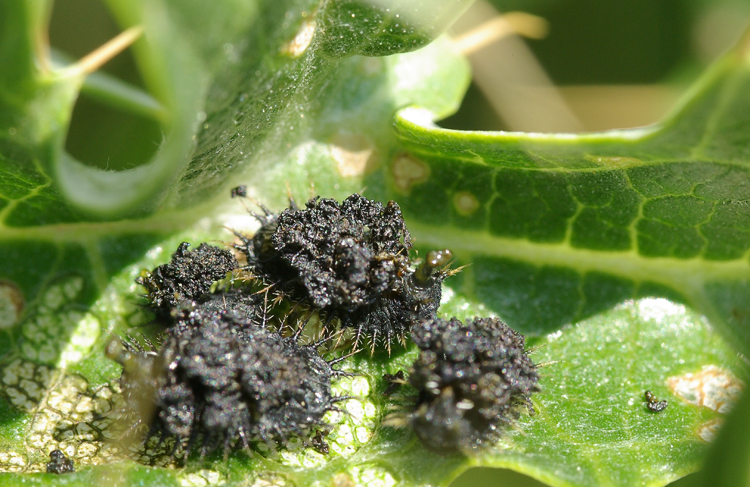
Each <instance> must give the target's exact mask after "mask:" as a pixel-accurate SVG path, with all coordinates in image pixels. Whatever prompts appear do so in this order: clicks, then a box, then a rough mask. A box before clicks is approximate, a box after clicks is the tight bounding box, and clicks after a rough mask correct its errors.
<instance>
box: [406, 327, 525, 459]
mask: <svg viewBox="0 0 750 487" xmlns="http://www.w3.org/2000/svg"><path fill="white" fill-rule="evenodd" d="M411 335H412V339H413V340H414V342H415V343H416V344H417V346H418V347H419V349H420V350H421V352H420V354H419V357H418V358H417V360H416V362H415V363H414V365H413V366H412V369H411V371H410V372H409V383H410V384H411V385H412V386H413V387H414V388H416V389H417V390H418V391H419V396H418V399H417V403H416V406H415V408H414V410H413V411H412V413H411V414H410V415H409V416H408V419H407V420H408V423H409V424H410V426H411V427H412V429H413V430H414V432H415V433H416V435H417V436H418V437H419V438H420V439H421V440H422V443H423V444H424V445H425V446H426V447H428V448H430V449H432V450H435V451H437V452H440V453H454V452H465V451H469V450H472V449H475V448H479V447H483V446H486V445H487V444H491V443H492V442H493V441H494V440H496V439H497V438H498V436H499V435H500V432H501V430H502V426H503V425H504V424H506V425H507V424H510V423H512V422H513V420H515V419H517V418H518V416H519V412H520V409H521V408H523V407H525V408H526V409H527V410H528V411H529V413H531V414H533V413H534V407H533V406H532V404H531V400H530V395H531V394H532V393H533V392H536V391H538V390H539V387H538V384H537V383H538V380H539V375H538V373H537V370H536V366H535V365H534V363H533V362H532V361H531V359H530V358H529V357H528V355H527V353H526V350H525V339H524V337H523V335H521V334H520V333H518V332H516V331H515V330H513V329H511V328H509V327H508V326H507V325H506V324H505V323H503V322H502V321H500V320H499V319H497V318H475V319H473V320H470V321H468V322H467V323H466V324H464V323H462V322H461V321H459V320H457V319H456V318H452V319H451V320H449V321H446V320H443V319H439V318H438V319H434V320H428V321H425V322H422V323H420V324H418V325H416V326H414V327H412V331H411Z"/></svg>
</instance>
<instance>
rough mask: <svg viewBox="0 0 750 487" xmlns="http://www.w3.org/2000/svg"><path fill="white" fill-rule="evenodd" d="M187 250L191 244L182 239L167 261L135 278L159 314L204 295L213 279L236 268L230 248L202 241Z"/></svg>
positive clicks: (162, 315)
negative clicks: (222, 247)
mask: <svg viewBox="0 0 750 487" xmlns="http://www.w3.org/2000/svg"><path fill="white" fill-rule="evenodd" d="M189 249H190V244H189V243H187V242H182V243H181V244H180V245H179V247H177V250H176V251H175V253H174V254H172V260H171V261H170V262H169V263H167V264H164V265H160V266H159V267H157V268H156V269H154V271H153V272H150V273H149V274H148V275H146V276H143V277H140V278H138V279H137V282H138V283H139V284H142V285H143V286H144V287H145V288H146V291H147V292H148V299H149V302H150V305H151V308H152V309H153V310H154V311H155V312H156V314H157V315H159V316H161V317H166V316H168V315H169V313H170V312H171V310H172V309H173V308H174V307H175V306H177V304H178V303H179V302H181V301H185V300H188V301H190V300H194V299H198V298H200V297H201V296H203V295H205V294H207V293H208V292H209V291H210V289H211V285H212V284H213V283H214V282H215V281H217V280H220V279H223V278H224V277H226V275H227V273H228V272H230V271H232V270H234V269H236V268H237V267H239V264H238V263H237V260H236V259H235V258H234V256H233V255H232V253H231V252H230V251H229V250H226V249H221V248H219V247H214V246H211V245H208V244H205V243H202V244H200V245H199V246H198V248H197V249H195V250H193V251H191V250H189Z"/></svg>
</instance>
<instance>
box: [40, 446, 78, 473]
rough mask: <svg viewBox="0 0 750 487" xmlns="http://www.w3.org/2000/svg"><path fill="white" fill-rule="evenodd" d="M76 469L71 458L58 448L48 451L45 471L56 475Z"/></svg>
mask: <svg viewBox="0 0 750 487" xmlns="http://www.w3.org/2000/svg"><path fill="white" fill-rule="evenodd" d="M75 471H76V469H75V467H74V466H73V460H71V459H70V458H68V457H66V456H65V453H63V452H62V451H60V450H52V451H51V452H49V463H47V473H56V474H58V475H60V474H64V473H71V472H75Z"/></svg>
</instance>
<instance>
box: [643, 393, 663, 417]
mask: <svg viewBox="0 0 750 487" xmlns="http://www.w3.org/2000/svg"><path fill="white" fill-rule="evenodd" d="M643 395H644V397H645V398H646V407H647V408H648V410H649V411H652V412H654V413H660V412H662V411H664V410H665V409H667V406H668V405H669V403H668V402H667V401H666V400H664V401H660V400H658V399H657V398H656V396H654V393H653V392H651V391H646V392H644V393H643Z"/></svg>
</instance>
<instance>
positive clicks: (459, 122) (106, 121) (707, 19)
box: [50, 0, 750, 487]
mask: <svg viewBox="0 0 750 487" xmlns="http://www.w3.org/2000/svg"><path fill="white" fill-rule="evenodd" d="M105 3H106V2H103V1H102V0H57V1H56V2H55V5H54V10H53V14H52V19H51V26H50V43H51V45H52V46H53V47H54V48H56V49H57V50H59V52H60V53H61V54H64V55H68V56H71V57H73V58H80V57H81V56H83V55H84V54H86V53H88V52H90V51H92V50H93V49H95V48H96V47H98V46H100V45H101V44H103V43H104V42H105V41H107V40H108V39H110V38H112V37H114V36H115V35H116V34H117V33H119V32H120V29H119V28H118V26H117V25H116V24H115V22H114V21H113V19H112V17H111V16H110V14H109V13H108V11H107V8H106V5H105ZM493 7H494V9H496V10H492V9H493ZM519 11H521V12H525V13H528V14H533V15H534V16H537V17H538V19H536V20H534V22H536V24H535V26H536V27H534V26H532V28H531V30H532V31H533V30H535V29H536V30H537V32H536V35H533V36H532V37H540V38H538V39H525V40H524V41H521V40H520V39H519V38H518V37H515V36H511V37H504V38H502V39H500V40H497V41H494V42H490V43H488V44H487V45H484V46H483V47H481V48H480V49H478V50H477V51H475V52H473V53H472V54H470V55H469V58H470V60H471V61H472V66H473V68H474V72H475V82H474V83H473V84H472V86H471V88H470V89H469V91H468V93H467V95H466V98H465V100H464V103H463V105H462V107H461V109H460V110H459V112H458V113H456V114H455V115H453V116H451V117H450V118H448V119H446V120H444V121H442V122H441V125H443V126H445V127H449V128H455V129H463V130H526V131H553V130H555V131H557V130H562V131H592V130H606V129H612V128H625V127H634V126H640V125H646V124H649V123H653V122H656V121H658V120H659V119H660V118H661V117H662V116H663V115H664V114H665V113H666V112H667V111H668V110H669V109H670V107H671V106H672V105H673V104H674V103H675V102H676V100H677V99H678V98H679V96H680V95H681V94H682V92H683V91H684V90H685V88H686V87H687V86H688V85H689V84H690V83H691V82H692V81H694V80H695V79H696V78H697V76H698V75H699V73H700V72H701V71H702V70H703V69H705V68H706V66H708V65H709V64H710V63H711V62H712V61H713V60H714V59H716V58H717V57H718V56H719V55H721V54H722V53H723V52H724V51H725V50H727V49H728V48H729V47H730V46H731V45H732V44H733V43H734V42H735V41H736V40H737V39H738V37H739V36H740V34H741V32H742V31H743V29H745V28H746V27H747V24H748V22H749V21H750V2H749V1H747V0H608V1H601V0H491V2H487V1H485V0H483V1H481V2H478V3H477V4H476V5H475V6H474V7H472V8H471V9H470V10H469V11H468V12H467V14H466V15H465V16H464V18H462V19H460V20H459V22H458V23H457V24H456V25H455V26H454V27H453V30H452V33H453V34H454V35H455V36H457V37H458V36H460V35H462V34H463V33H465V32H467V31H472V30H473V29H476V28H477V27H478V26H479V25H480V24H481V23H482V22H484V21H486V20H487V19H488V18H491V16H492V15H497V13H498V12H519ZM542 19H543V20H542ZM534 22H532V23H534ZM539 22H541V23H539ZM522 23H523V22H522ZM519 30H520V29H519ZM103 71H104V72H106V73H108V74H111V75H113V76H115V77H117V78H119V79H121V80H123V81H126V82H128V83H130V84H132V85H135V86H138V87H141V88H143V87H144V85H143V82H142V80H141V79H140V78H139V75H138V69H137V66H136V64H135V61H134V59H133V57H132V56H131V55H130V53H129V52H127V51H126V52H125V53H124V54H122V55H120V56H118V57H116V58H115V59H114V60H112V61H111V62H109V63H108V64H107V65H105V66H104V68H103ZM544 73H546V75H545V74H544ZM161 138H162V135H161V129H160V126H159V124H158V122H156V121H155V120H151V119H148V118H145V117H143V116H141V115H136V114H133V113H127V112H121V111H117V110H116V109H114V108H111V107H107V106H106V105H104V104H100V103H98V102H97V101H96V99H95V97H92V96H88V95H87V94H86V93H85V92H84V94H83V95H82V96H81V97H80V98H79V100H78V102H77V104H76V107H75V111H74V114H73V121H72V124H71V127H70V132H69V134H68V138H67V143H66V148H67V150H68V152H70V153H71V154H72V155H73V156H74V157H76V158H77V159H79V160H80V161H83V162H86V163H88V164H91V165H94V166H97V167H102V168H108V169H115V170H119V169H127V168H129V167H133V166H134V165H137V164H139V163H143V162H146V161H148V160H149V159H150V158H151V156H152V155H153V154H154V152H155V151H156V149H157V147H158V145H159V143H160V142H161ZM125 148H127V151H126V150H124V149H125ZM126 153H127V154H128V156H127V159H126V158H125V156H124V154H126ZM134 153H136V154H137V155H138V158H137V159H136V160H135V161H134V159H133V154H134ZM689 480H690V479H689V478H687V479H683V480H680V481H678V482H676V483H674V484H672V485H673V486H675V487H676V486H678V485H683V484H686V483H687V482H689ZM500 485H510V486H520V487H531V486H541V485H543V484H541V483H539V482H537V481H534V480H532V479H529V478H528V477H525V476H523V475H520V474H517V473H515V472H511V471H505V470H493V469H473V470H470V471H468V472H466V473H465V474H464V475H462V476H461V477H459V478H458V479H457V480H456V481H455V482H454V483H453V484H452V487H490V486H500Z"/></svg>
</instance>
